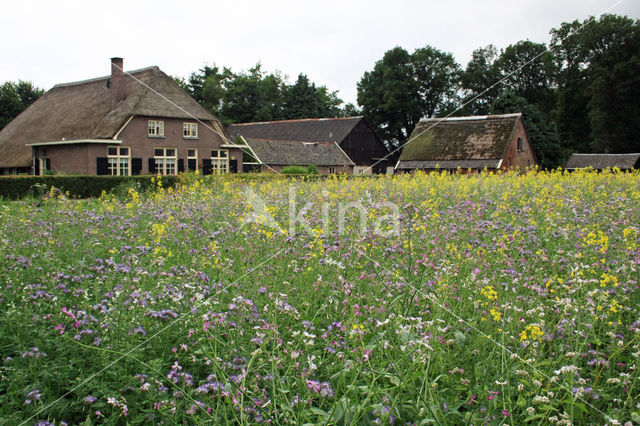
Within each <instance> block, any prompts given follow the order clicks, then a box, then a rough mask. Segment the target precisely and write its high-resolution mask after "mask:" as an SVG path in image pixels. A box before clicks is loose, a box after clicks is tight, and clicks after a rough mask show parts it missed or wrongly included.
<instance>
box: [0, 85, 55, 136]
mask: <svg viewBox="0 0 640 426" xmlns="http://www.w3.org/2000/svg"><path fill="white" fill-rule="evenodd" d="M43 94H44V91H43V90H42V89H39V88H37V87H35V86H34V85H33V84H32V83H31V82H28V81H22V80H19V81H18V82H17V83H14V82H12V81H7V82H5V83H4V84H2V85H1V86H0V130H2V129H3V128H4V126H6V125H7V123H9V122H10V121H11V120H13V119H14V118H15V117H17V116H18V115H19V114H20V113H21V112H22V111H24V110H25V109H26V108H27V107H28V106H29V105H31V104H32V103H33V102H35V101H36V100H37V99H38V98H39V97H40V96H42V95H43Z"/></svg>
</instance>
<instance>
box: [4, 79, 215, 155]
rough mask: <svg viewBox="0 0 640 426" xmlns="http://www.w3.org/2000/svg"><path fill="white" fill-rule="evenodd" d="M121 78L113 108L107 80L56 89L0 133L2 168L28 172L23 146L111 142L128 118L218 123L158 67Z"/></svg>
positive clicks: (28, 150)
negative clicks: (119, 96) (120, 92)
mask: <svg viewBox="0 0 640 426" xmlns="http://www.w3.org/2000/svg"><path fill="white" fill-rule="evenodd" d="M123 78H124V86H123V95H124V100H123V101H121V102H120V103H118V104H117V105H115V107H112V96H111V93H110V91H109V90H110V89H109V87H108V82H109V77H108V76H106V77H101V78H96V79H92V80H86V81H81V82H77V83H67V84H59V85H56V86H54V87H53V88H52V89H51V90H49V91H48V92H47V93H45V94H44V95H43V96H42V97H40V98H39V99H38V100H37V101H36V102H34V103H33V104H32V105H31V106H29V108H27V109H26V110H25V111H23V112H22V114H20V115H19V116H18V117H16V118H15V119H14V120H13V121H11V122H10V123H9V124H7V126H5V128H4V129H2V131H0V167H28V166H29V165H30V164H31V148H30V147H27V146H25V144H27V143H36V142H52V141H61V140H78V139H110V138H113V136H114V135H115V134H116V133H117V132H118V130H119V129H120V128H121V127H122V125H123V124H124V123H125V122H126V121H127V120H128V119H129V117H130V116H132V115H143V116H152V117H166V118H185V119H186V118H194V117H195V118H197V119H200V120H206V121H209V122H210V121H213V120H217V119H216V118H215V117H214V116H213V115H211V114H210V113H209V112H207V111H206V110H205V109H204V108H203V107H202V106H201V105H200V104H198V103H197V102H196V101H195V100H194V99H193V98H191V97H190V96H189V95H188V94H187V93H186V92H185V91H184V90H182V89H181V88H180V87H179V86H178V85H177V84H176V83H175V82H174V81H173V79H172V78H171V77H169V76H168V75H167V74H165V73H164V72H162V71H160V69H159V68H158V67H149V68H145V69H142V70H138V71H131V72H128V73H124V75H123Z"/></svg>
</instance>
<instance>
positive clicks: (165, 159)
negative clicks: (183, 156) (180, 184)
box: [153, 148, 177, 175]
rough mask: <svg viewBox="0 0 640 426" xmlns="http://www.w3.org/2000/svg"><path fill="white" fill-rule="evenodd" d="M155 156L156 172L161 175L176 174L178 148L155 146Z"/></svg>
mask: <svg viewBox="0 0 640 426" xmlns="http://www.w3.org/2000/svg"><path fill="white" fill-rule="evenodd" d="M153 158H154V160H155V163H156V173H160V174H161V175H175V174H176V163H177V159H176V149H175V148H154V151H153Z"/></svg>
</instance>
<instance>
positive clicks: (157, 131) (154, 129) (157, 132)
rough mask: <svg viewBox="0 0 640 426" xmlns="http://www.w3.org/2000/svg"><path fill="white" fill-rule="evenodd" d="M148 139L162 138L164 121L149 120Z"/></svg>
mask: <svg viewBox="0 0 640 426" xmlns="http://www.w3.org/2000/svg"><path fill="white" fill-rule="evenodd" d="M148 135H149V137H154V138H161V137H164V121H159V120H149V132H148Z"/></svg>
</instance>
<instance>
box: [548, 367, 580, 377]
mask: <svg viewBox="0 0 640 426" xmlns="http://www.w3.org/2000/svg"><path fill="white" fill-rule="evenodd" d="M578 370H580V369H579V368H578V367H576V366H575V365H565V366H563V367H562V368H560V369H559V370H555V371H554V373H555V375H556V376H559V375H560V374H566V373H574V374H575V373H577V372H578Z"/></svg>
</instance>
